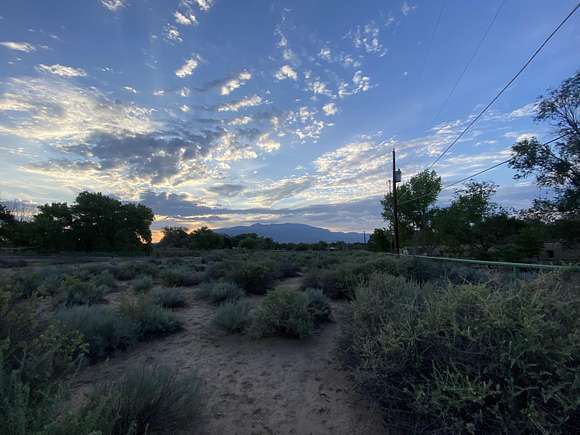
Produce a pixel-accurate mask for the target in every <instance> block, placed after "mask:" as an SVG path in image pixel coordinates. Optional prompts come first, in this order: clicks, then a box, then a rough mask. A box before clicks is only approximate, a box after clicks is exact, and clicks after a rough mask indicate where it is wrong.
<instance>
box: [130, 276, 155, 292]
mask: <svg viewBox="0 0 580 435" xmlns="http://www.w3.org/2000/svg"><path fill="white" fill-rule="evenodd" d="M152 288H153V278H151V276H149V275H143V276H139V277H137V278H135V279H134V280H133V290H134V291H136V292H137V293H145V292H146V291H149V290H151V289H152Z"/></svg>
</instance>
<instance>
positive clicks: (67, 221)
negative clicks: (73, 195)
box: [33, 202, 75, 251]
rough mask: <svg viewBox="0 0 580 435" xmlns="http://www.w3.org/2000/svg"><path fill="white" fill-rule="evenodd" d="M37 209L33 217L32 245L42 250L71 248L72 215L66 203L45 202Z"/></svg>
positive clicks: (72, 241) (72, 240) (72, 243)
mask: <svg viewBox="0 0 580 435" xmlns="http://www.w3.org/2000/svg"><path fill="white" fill-rule="evenodd" d="M38 210H39V212H38V214H36V215H35V216H34V218H33V225H34V235H35V237H34V241H33V245H34V246H36V247H38V248H40V249H43V250H53V251H58V250H66V249H73V248H74V243H75V241H74V239H73V237H72V225H73V216H72V212H71V209H70V208H69V206H68V204H67V203H66V202H63V203H52V204H45V205H41V206H40V207H38Z"/></svg>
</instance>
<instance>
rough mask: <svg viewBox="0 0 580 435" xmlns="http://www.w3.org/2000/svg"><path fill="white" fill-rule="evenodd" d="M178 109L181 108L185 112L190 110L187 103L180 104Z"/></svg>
mask: <svg viewBox="0 0 580 435" xmlns="http://www.w3.org/2000/svg"><path fill="white" fill-rule="evenodd" d="M179 110H181V111H182V112H183V113H187V112H189V111H190V110H191V108H190V107H189V106H188V105H187V104H182V105H181V107H180V108H179Z"/></svg>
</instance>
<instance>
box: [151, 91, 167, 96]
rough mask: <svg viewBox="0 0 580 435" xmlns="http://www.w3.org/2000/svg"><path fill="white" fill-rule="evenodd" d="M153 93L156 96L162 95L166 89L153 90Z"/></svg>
mask: <svg viewBox="0 0 580 435" xmlns="http://www.w3.org/2000/svg"><path fill="white" fill-rule="evenodd" d="M153 95H154V96H156V97H162V96H163V95H165V91H164V90H163V89H157V90H155V91H153Z"/></svg>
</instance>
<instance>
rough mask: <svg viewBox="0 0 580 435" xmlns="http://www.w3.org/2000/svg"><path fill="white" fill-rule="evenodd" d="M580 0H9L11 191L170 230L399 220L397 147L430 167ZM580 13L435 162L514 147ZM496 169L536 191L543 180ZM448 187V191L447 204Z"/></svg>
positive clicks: (4, 35)
mask: <svg viewBox="0 0 580 435" xmlns="http://www.w3.org/2000/svg"><path fill="white" fill-rule="evenodd" d="M575 4H576V0H558V1H551V2H547V1H544V0H488V1H479V2H468V1H464V0H428V1H427V0H423V1H419V0H417V1H415V0H407V1H399V0H396V1H386V0H382V1H379V0H359V1H356V2H351V1H338V0H316V1H315V0H295V1H286V2H282V1H266V0H246V1H234V0H229V1H228V0H83V1H78V0H58V1H51V2H49V1H45V0H2V2H1V4H0V153H1V154H0V155H1V156H2V158H1V159H0V174H1V177H0V198H2V199H3V200H13V199H16V200H20V201H26V202H30V203H33V204H43V203H47V202H62V201H67V202H72V201H74V197H75V196H76V194H78V193H79V192H81V191H83V190H90V191H99V192H103V193H106V194H109V195H113V196H115V197H117V198H119V199H121V200H124V201H138V202H141V203H143V204H146V205H148V206H150V207H151V208H152V209H153V211H154V212H155V214H156V215H157V219H156V221H155V223H154V228H155V229H156V230H159V229H160V228H162V227H164V226H168V225H171V226H175V225H181V226H185V227H188V228H195V227H198V226H200V225H207V226H209V227H212V228H217V227H227V226H232V225H240V224H242V225H244V224H251V223H255V222H264V223H265V222H272V223H277V222H297V223H306V224H311V225H316V226H320V227H325V228H329V229H332V230H343V231H371V230H372V229H373V228H375V227H380V226H384V222H382V221H381V217H380V204H379V200H380V198H381V197H382V195H384V194H385V192H386V190H387V179H388V178H389V177H390V171H391V164H392V163H391V151H392V149H393V147H394V148H396V150H397V156H398V158H397V163H398V166H399V167H400V169H401V171H402V173H403V181H405V180H408V179H409V178H410V177H411V176H413V175H414V174H416V173H417V172H419V171H421V170H422V169H424V168H425V167H427V166H428V165H429V164H430V163H431V162H432V161H433V160H434V159H435V158H436V157H437V155H439V153H440V152H441V151H442V150H443V149H444V148H445V147H446V146H447V145H448V144H449V143H451V141H452V140H453V139H454V138H455V137H456V136H457V135H458V134H459V133H460V132H461V130H463V129H464V128H465V126H466V125H467V124H468V123H469V122H470V121H471V120H472V119H473V117H474V116H476V115H477V113H479V111H481V109H482V108H483V107H484V106H485V105H486V104H487V103H488V102H489V101H490V100H491V99H492V98H493V97H494V96H495V95H496V93H497V92H498V91H499V90H500V89H501V88H502V87H503V86H504V85H505V84H506V83H507V82H508V81H509V79H510V78H511V77H512V76H513V75H514V74H515V73H516V72H517V71H518V69H519V68H520V67H521V66H522V65H523V64H524V62H525V61H526V60H527V59H528V58H529V57H530V55H531V54H532V53H533V51H534V50H535V49H536V48H537V47H538V46H539V45H540V43H541V42H542V41H543V40H544V39H545V38H546V37H547V35H548V34H549V33H550V32H551V31H552V30H553V29H554V28H555V27H556V26H557V24H558V23H559V22H560V21H561V20H562V19H563V18H564V17H565V16H566V15H567V14H568V13H569V12H570V11H571V10H572V8H573V7H574V6H575ZM579 59H580V13H577V14H576V15H575V16H573V17H572V18H571V19H570V20H569V21H568V22H567V24H566V25H565V26H564V27H563V28H562V29H561V30H560V31H559V32H558V33H557V34H556V36H555V37H554V38H553V39H552V40H551V41H550V43H549V44H548V45H547V46H546V47H545V48H544V50H543V51H542V52H541V53H540V55H539V56H538V57H537V58H536V59H535V60H534V62H532V64H531V65H530V66H529V67H528V68H527V69H526V71H525V72H524V73H523V74H522V75H521V76H520V78H519V79H518V80H517V81H516V82H515V83H514V84H513V85H512V86H511V87H510V88H509V89H508V90H507V91H506V92H505V93H504V94H503V95H502V97H501V98H500V99H499V100H498V101H497V102H496V103H495V104H494V105H493V106H492V107H491V108H490V110H488V111H487V112H486V114H485V115H484V116H483V117H482V118H481V119H480V120H479V121H478V122H477V123H476V124H475V125H474V126H473V127H472V128H471V129H470V130H469V131H468V132H467V133H466V134H465V136H464V137H463V138H462V139H461V140H459V141H458V142H457V144H456V145H455V146H454V147H453V148H452V149H451V150H450V152H449V153H448V154H446V155H445V157H444V158H443V159H441V161H439V162H438V163H437V165H436V166H435V167H434V169H435V170H436V171H437V172H438V174H439V175H441V177H442V179H443V184H444V185H445V184H449V183H452V182H454V181H455V180H458V179H461V178H463V177H465V176H468V175H469V174H471V173H475V172H477V171H478V170H480V169H483V168H486V167H488V166H491V165H493V164H494V163H497V162H499V161H501V160H505V159H506V158H508V157H509V155H510V147H511V145H513V143H515V141H517V140H518V139H521V138H525V137H529V136H531V135H535V136H537V137H538V138H539V139H540V140H549V139H551V138H553V137H555V134H554V130H553V128H552V127H551V126H550V125H548V124H538V123H536V122H534V119H533V114H534V107H535V102H536V101H537V98H538V96H540V95H542V94H544V93H545V92H546V90H547V89H549V88H555V87H557V86H558V85H559V84H560V83H561V82H562V80H564V79H566V78H568V77H570V76H571V75H573V74H574V73H575V71H576V70H577V69H578V67H579V62H578V61H579ZM513 175H514V173H513V171H512V170H511V169H510V168H508V167H505V166H503V167H500V168H498V169H497V170H494V171H493V172H488V173H486V174H485V175H484V176H482V177H480V178H479V179H481V180H489V181H494V182H495V183H497V184H498V185H499V188H498V192H497V195H496V200H497V201H498V202H499V203H500V204H502V205H504V206H506V207H515V208H522V207H526V206H528V205H529V204H530V201H531V200H532V199H533V198H534V197H537V196H538V195H541V194H545V192H544V193H543V192H542V191H540V190H539V189H538V188H537V187H536V186H535V183H534V180H533V179H525V180H522V179H519V180H515V179H514V178H513ZM452 194H453V192H452V191H445V192H444V193H442V195H441V197H440V204H442V205H444V204H446V203H448V202H449V201H450V198H451V197H452Z"/></svg>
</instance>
